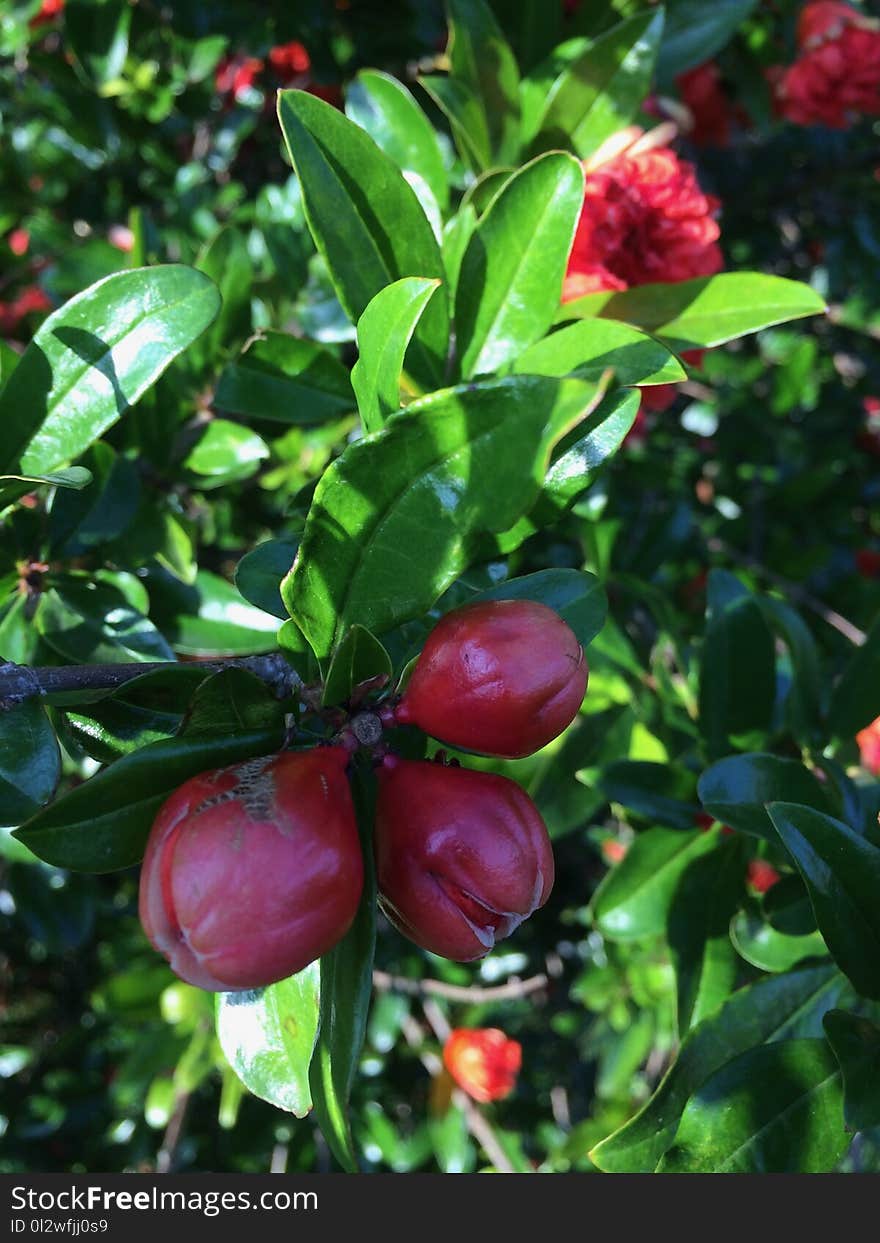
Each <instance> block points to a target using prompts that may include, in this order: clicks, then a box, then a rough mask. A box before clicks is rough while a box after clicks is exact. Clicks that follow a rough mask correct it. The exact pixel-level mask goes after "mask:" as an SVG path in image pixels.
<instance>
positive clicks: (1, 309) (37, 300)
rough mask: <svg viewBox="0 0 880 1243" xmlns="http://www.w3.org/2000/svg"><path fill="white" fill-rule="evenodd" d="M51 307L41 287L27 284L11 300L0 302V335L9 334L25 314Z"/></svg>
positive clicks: (46, 309)
mask: <svg viewBox="0 0 880 1243" xmlns="http://www.w3.org/2000/svg"><path fill="white" fill-rule="evenodd" d="M51 309H52V303H51V302H50V301H49V299H48V297H47V296H46V294H44V293H43V291H42V289H40V288H38V287H37V286H36V285H29V286H28V287H27V289H23V290H22V291H21V293H20V294H19V295H18V297H17V298H15V299H13V301H12V302H0V337H8V336H11V335H12V334H13V333H14V332H15V331H16V330H17V329H18V327H19V325H20V324H21V321H22V320H23V319H24V318H25V316H27V315H31V314H32V313H33V312H35V311H51Z"/></svg>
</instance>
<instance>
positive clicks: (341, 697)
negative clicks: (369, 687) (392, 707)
mask: <svg viewBox="0 0 880 1243" xmlns="http://www.w3.org/2000/svg"><path fill="white" fill-rule="evenodd" d="M392 672H393V668H392V665H391V658H390V657H389V655H388V653H387V652H386V651H385V648H384V647H383V646H382V644H381V643H380V642H379V640H378V639H377V638H376V637H375V635H372V634H370V632H369V630H366V629H364V627H363V626H352V627H351V629H350V630H349V632H348V634H347V635H346V636H345V638H344V639H343V640H342V642H341V643H340V644H339V647H338V648H337V649H336V651H335V652H334V653H333V659H332V661H331V662H330V668H329V670H328V671H327V680H326V682H325V683H324V703H325V704H339V703H343V702H344V701H345V700H347V699H348V698H349V696H350V695H351V692H352V691H353V690H354V688H355V687H356V686H358V685H359V684H360V683H361V682H366V681H367V680H369V679H370V678H377V677H382V676H383V675H384V676H385V677H387V678H389V679H390V677H391V674H392Z"/></svg>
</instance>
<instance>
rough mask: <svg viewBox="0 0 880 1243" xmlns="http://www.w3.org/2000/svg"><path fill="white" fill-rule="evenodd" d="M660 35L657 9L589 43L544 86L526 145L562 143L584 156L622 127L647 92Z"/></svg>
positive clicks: (542, 147)
mask: <svg viewBox="0 0 880 1243" xmlns="http://www.w3.org/2000/svg"><path fill="white" fill-rule="evenodd" d="M662 33H663V11H662V9H661V10H660V11H659V12H654V13H651V12H648V13H639V14H637V15H636V16H635V17H632V18H630V19H629V20H628V21H624V22H621V23H620V24H619V25H617V26H614V27H613V28H612V29H611V30H609V31H607V33H605V34H603V35H600V36H599V38H598V39H596V40H595V41H593V42H591V43H590V44H589V45H588V46H587V47H586V49H585V50H584V51H583V52H582V53H581V55H579V56H578V57H576V58H575V59H574V60H572V61H571V63H570V64H568V65H567V66H566V68H565V69H564V70H563V71H562V73H561V74H560V75H559V77H558V78H557V79H556V81H555V82H554V83H553V84H552V85H551V86H550V89H549V91H548V94H547V97H546V104H545V106H544V110H543V112H542V113H541V114H540V115H539V116H538V118H537V122H536V124H537V135H536V137H535V139H534V142H533V144H532V149H533V150H534V149H537V150H546V149H547V148H548V147H566V148H569V149H572V150H574V151H575V152H576V153H577V154H578V155H579V156H581V158H584V157H586V156H588V155H592V153H593V152H594V151H595V150H596V149H597V148H598V147H600V146H601V145H602V143H603V142H604V141H605V139H606V138H609V137H610V136H611V135H612V134H615V133H617V131H618V130H620V129H623V127H624V126H625V125H628V124H629V123H630V121H632V119H633V117H635V116H636V114H637V113H638V111H639V109H640V107H641V105H642V102H643V101H644V99H645V97H646V96H647V94H648V92H649V90H650V85H651V77H652V75H653V72H654V61H655V60H656V57H657V50H658V47H659V45H660V36H661V35H662ZM528 137H529V138H530V137H531V135H528Z"/></svg>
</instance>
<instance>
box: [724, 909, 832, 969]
mask: <svg viewBox="0 0 880 1243" xmlns="http://www.w3.org/2000/svg"><path fill="white" fill-rule="evenodd" d="M730 940H731V942H732V944H733V946H734V948H735V949H736V952H737V953H738V954H739V955H740V957H741V958H744V959H745V960H746V962H748V963H751V964H752V966H753V967H757V968H758V970H759V971H774V972H776V971H790V970H791V968H792V967H796V966H797V964H798V963H800V962H803V961H804V960H805V959H807V958H827V957H828V948H827V946H826V945H825V942H824V940H823V939H822V934H821V933H820V932H807V933H805V934H804V935H802V936H791V935H789V934H788V933H785V932H780V931H779V930H778V929H776V928H774V927H773V925H772V924H768V923H765V921H764V920H763V919H761V918H760V916H759V915H758V914H757V912H755V911H740V912H739V914H738V915H737V916H736V917H735V918H734V919H733V920H732V921H731V924H730Z"/></svg>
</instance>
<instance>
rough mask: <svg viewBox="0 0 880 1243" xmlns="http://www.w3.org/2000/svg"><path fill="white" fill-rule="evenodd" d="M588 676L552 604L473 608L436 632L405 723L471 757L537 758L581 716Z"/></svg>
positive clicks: (413, 684)
mask: <svg viewBox="0 0 880 1243" xmlns="http://www.w3.org/2000/svg"><path fill="white" fill-rule="evenodd" d="M587 673H588V670H587V662H586V659H585V657H584V649H583V648H582V647H581V645H580V643H578V641H577V637H576V636H575V634H574V632H573V631H572V630H571V628H570V627H569V626H568V625H566V623H565V622H564V621H563V620H562V618H561V617H560V616H559V614H558V613H554V611H553V609H549V608H547V606H546V605H545V604H537V603H535V602H534V601H532V600H487V601H484V602H482V603H478V604H468V605H465V606H464V607H463V608H460V609H454V610H453V611H452V612H451V613H447V614H446V616H445V617H443V618H441V619H440V621H439V622H438V623H437V625H436V626H435V627H434V629H433V630H432V631H431V634H430V635H429V636H428V641H427V643H426V644H425V646H424V649H423V651H422V654H421V656H420V657H419V659H418V662H417V663H416V666H415V669H414V670H413V674H412V677H411V679H410V682H409V686H408V687H407V689H406V692H405V694H404V697H403V700H402V701H401V703H400V705H399V707H398V709H397V719H398V721H400V722H401V723H402V724H404V725H408V724H411V725H418V727H419V728H420V729H423V730H424V731H425V733H426V734H430V735H431V736H432V737H434V738H439V739H441V740H442V741H443V742H448V743H450V744H451V745H452V746H455V747H465V748H466V749H467V750H469V751H479V752H481V753H482V754H484V755H500V756H506V757H508V758H511V759H513V758H516V757H518V756H523V755H531V754H532V752H534V751H538V750H540V748H541V747H543V746H545V745H546V744H547V743H548V742H550V741H551V739H553V738H555V737H556V736H557V735H558V734H561V733H562V731H563V730H564V729H565V727H566V726H567V725H570V724H571V722H572V721H573V720H574V718H575V717H576V716H577V713H578V709H579V708H580V706H581V701H582V700H583V697H584V692H585V690H586V689H587Z"/></svg>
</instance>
